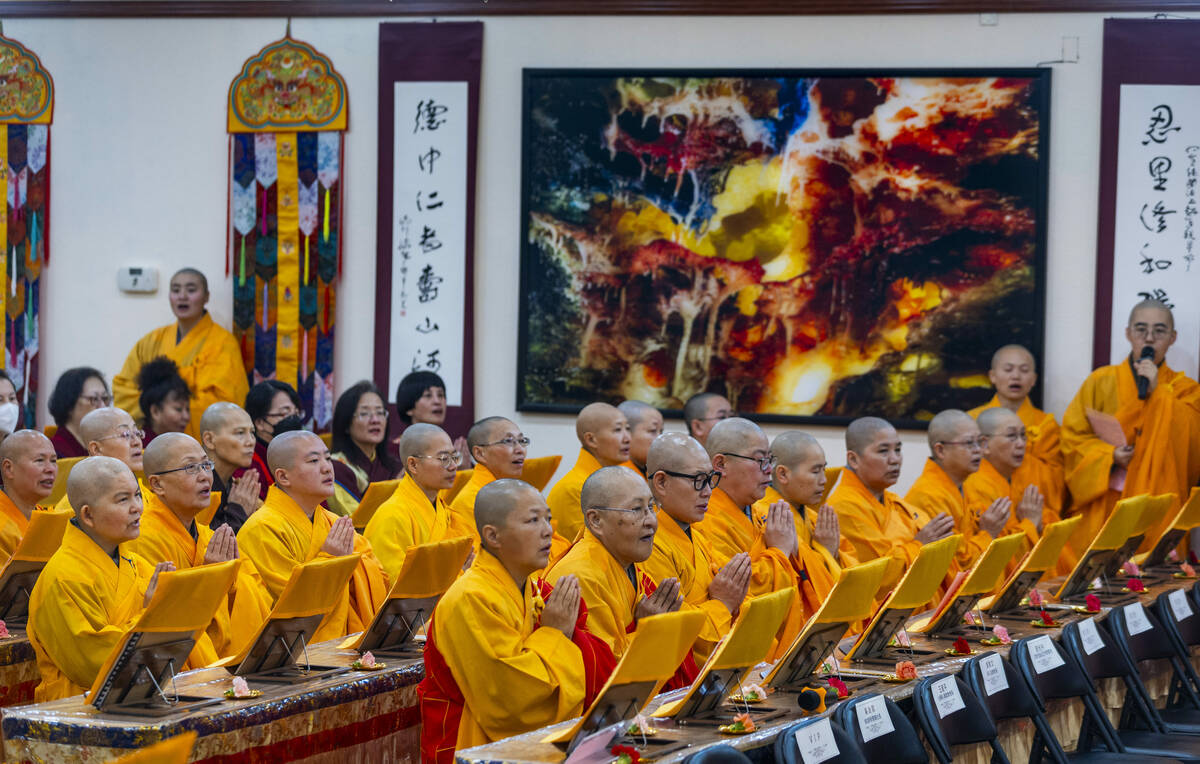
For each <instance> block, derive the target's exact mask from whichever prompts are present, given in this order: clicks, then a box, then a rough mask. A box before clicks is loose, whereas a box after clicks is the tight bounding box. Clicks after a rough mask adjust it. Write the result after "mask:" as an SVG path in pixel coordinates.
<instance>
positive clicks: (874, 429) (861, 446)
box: [846, 416, 896, 454]
mask: <svg viewBox="0 0 1200 764" xmlns="http://www.w3.org/2000/svg"><path fill="white" fill-rule="evenodd" d="M895 432H896V428H895V427H892V425H891V423H890V422H888V420H886V419H880V418H879V417H876V416H865V417H861V418H859V419H855V420H854V421H853V422H851V423H850V426H849V427H847V428H846V450H847V451H852V452H854V453H856V454H858V453H862V452H863V450H865V449H866V448H867V447H868V446H870V445H871V444H872V443H874V442H875V440H876V439H877V438H878V437H879V435H880V434H881V433H895Z"/></svg>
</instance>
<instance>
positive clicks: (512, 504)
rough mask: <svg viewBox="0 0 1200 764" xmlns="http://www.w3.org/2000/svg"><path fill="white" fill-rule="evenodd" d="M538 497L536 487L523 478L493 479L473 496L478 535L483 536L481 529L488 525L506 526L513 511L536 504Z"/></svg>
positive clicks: (539, 495)
mask: <svg viewBox="0 0 1200 764" xmlns="http://www.w3.org/2000/svg"><path fill="white" fill-rule="evenodd" d="M540 498H541V494H540V493H538V491H537V489H536V488H534V487H533V486H531V485H530V484H529V483H526V482H525V481H523V480H509V479H501V480H493V481H492V482H490V483H488V484H487V485H485V486H484V487H483V488H480V489H479V494H478V495H477V496H476V497H475V529H476V530H477V531H478V532H479V537H480V538H481V539H482V538H483V536H484V532H483V529H484V528H485V527H487V526H489V525H491V526H494V527H496V528H503V527H506V526H507V525H508V524H509V516H510V515H512V513H513V512H515V511H516V510H517V509H519V508H521V507H524V506H528V505H529V504H531V503H532V504H536V503H537V502H538V500H539V499H540ZM542 503H543V504H545V502H542ZM489 551H490V550H489Z"/></svg>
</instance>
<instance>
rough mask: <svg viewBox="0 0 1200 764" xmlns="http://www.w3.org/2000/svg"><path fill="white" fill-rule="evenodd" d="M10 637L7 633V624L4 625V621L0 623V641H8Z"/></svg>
mask: <svg viewBox="0 0 1200 764" xmlns="http://www.w3.org/2000/svg"><path fill="white" fill-rule="evenodd" d="M11 636H12V634H9V633H8V624H6V623H5V622H4V621H0V639H8V638H9V637H11Z"/></svg>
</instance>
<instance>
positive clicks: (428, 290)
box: [417, 265, 445, 302]
mask: <svg viewBox="0 0 1200 764" xmlns="http://www.w3.org/2000/svg"><path fill="white" fill-rule="evenodd" d="M444 280H445V279H443V278H442V277H441V276H437V275H434V273H433V266H432V265H426V266H425V267H424V268H422V269H421V275H420V276H419V277H418V278H417V291H418V292H419V293H420V294H418V295H417V300H419V301H420V302H432V301H434V300H436V299H437V296H438V284H440V283H442V281H444Z"/></svg>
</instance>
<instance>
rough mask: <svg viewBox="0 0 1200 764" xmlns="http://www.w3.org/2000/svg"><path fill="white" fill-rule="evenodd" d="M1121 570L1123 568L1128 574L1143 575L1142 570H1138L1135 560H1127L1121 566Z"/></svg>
mask: <svg viewBox="0 0 1200 764" xmlns="http://www.w3.org/2000/svg"><path fill="white" fill-rule="evenodd" d="M1121 570H1123V571H1124V572H1125V575H1127V576H1140V575H1142V571H1140V570H1138V566H1137V563H1136V562H1134V561H1133V560H1126V561H1125V564H1124V565H1122V566H1121Z"/></svg>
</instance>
